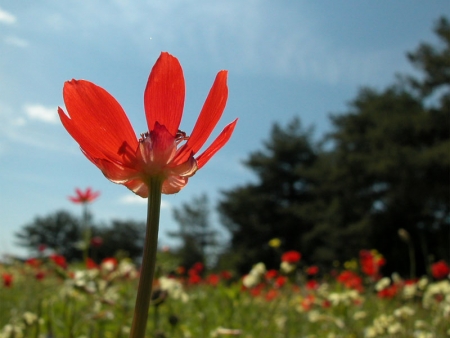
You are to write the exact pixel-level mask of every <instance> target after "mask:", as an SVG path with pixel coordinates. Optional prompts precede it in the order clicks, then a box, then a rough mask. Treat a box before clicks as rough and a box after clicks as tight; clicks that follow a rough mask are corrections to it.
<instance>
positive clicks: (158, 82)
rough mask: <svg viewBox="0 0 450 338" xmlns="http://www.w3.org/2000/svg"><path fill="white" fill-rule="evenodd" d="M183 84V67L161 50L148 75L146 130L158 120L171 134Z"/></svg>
mask: <svg viewBox="0 0 450 338" xmlns="http://www.w3.org/2000/svg"><path fill="white" fill-rule="evenodd" d="M184 96H185V84H184V76H183V69H182V68H181V65H180V63H179V62H178V60H177V59H176V58H175V57H173V56H172V55H170V54H169V53H165V52H164V53H161V55H160V57H159V58H158V60H157V61H156V63H155V65H154V66H153V69H152V71H151V73H150V76H149V78H148V82H147V87H146V88H145V92H144V108H145V115H146V117H147V125H148V128H149V131H150V132H151V131H152V130H153V129H154V126H155V122H156V121H158V122H159V123H160V124H161V125H163V126H165V127H166V128H167V130H168V131H169V132H170V133H171V134H172V135H173V136H175V135H176V133H177V131H178V127H179V125H180V121H181V116H182V114H183V107H184Z"/></svg>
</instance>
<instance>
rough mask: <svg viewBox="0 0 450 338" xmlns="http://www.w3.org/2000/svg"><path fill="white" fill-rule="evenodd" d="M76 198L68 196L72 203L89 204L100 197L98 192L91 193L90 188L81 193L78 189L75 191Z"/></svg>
mask: <svg viewBox="0 0 450 338" xmlns="http://www.w3.org/2000/svg"><path fill="white" fill-rule="evenodd" d="M75 195H76V196H69V200H71V201H72V202H73V203H91V202H94V201H95V200H96V199H97V197H98V196H100V192H99V191H96V192H93V191H92V189H91V188H87V189H86V190H85V191H81V190H80V189H78V188H76V189H75Z"/></svg>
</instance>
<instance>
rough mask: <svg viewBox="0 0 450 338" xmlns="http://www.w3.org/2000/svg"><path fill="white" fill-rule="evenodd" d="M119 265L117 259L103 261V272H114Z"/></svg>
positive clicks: (109, 258) (111, 258) (108, 258)
mask: <svg viewBox="0 0 450 338" xmlns="http://www.w3.org/2000/svg"><path fill="white" fill-rule="evenodd" d="M117 264H118V262H117V259H115V258H114V257H107V258H105V259H103V260H102V262H101V264H100V265H101V267H102V269H103V270H106V271H113V270H114V269H115V268H116V266H117Z"/></svg>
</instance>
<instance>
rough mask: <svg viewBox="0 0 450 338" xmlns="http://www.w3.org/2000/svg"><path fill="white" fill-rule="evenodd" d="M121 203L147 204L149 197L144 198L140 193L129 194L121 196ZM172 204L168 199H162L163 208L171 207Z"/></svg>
mask: <svg viewBox="0 0 450 338" xmlns="http://www.w3.org/2000/svg"><path fill="white" fill-rule="evenodd" d="M120 203H121V204H134V205H145V204H147V198H142V197H140V196H138V195H134V194H127V195H125V196H122V198H120ZM170 208H171V204H170V203H169V202H167V201H161V209H170Z"/></svg>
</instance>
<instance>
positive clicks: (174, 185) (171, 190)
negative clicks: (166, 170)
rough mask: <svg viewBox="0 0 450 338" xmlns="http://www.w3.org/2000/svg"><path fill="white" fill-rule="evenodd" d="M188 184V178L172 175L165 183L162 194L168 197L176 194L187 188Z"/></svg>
mask: <svg viewBox="0 0 450 338" xmlns="http://www.w3.org/2000/svg"><path fill="white" fill-rule="evenodd" d="M187 182H188V178H187V177H181V176H177V175H171V176H169V177H168V178H167V179H166V180H165V181H164V183H163V186H162V191H161V192H162V193H163V194H167V195H170V194H176V193H177V192H179V191H180V190H181V189H183V188H184V187H185V186H186V184H187Z"/></svg>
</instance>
